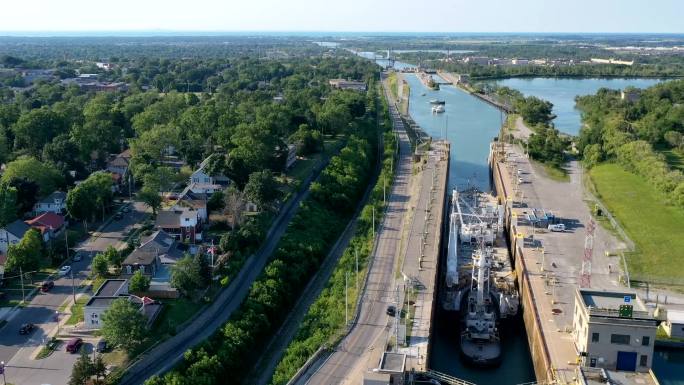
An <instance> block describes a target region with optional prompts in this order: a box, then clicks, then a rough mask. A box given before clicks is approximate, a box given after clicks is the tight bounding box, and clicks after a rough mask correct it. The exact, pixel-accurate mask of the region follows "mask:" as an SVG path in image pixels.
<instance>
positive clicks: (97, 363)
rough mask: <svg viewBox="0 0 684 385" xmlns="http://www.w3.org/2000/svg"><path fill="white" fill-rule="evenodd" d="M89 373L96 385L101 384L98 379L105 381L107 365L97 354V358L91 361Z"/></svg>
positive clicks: (100, 355)
mask: <svg viewBox="0 0 684 385" xmlns="http://www.w3.org/2000/svg"><path fill="white" fill-rule="evenodd" d="M91 373H92V375H93V376H95V379H96V380H95V381H96V384H100V383H102V382H101V381H100V379H101V378H102V379H105V378H107V365H106V364H105V362H104V359H102V354H98V355H97V357H95V359H94V360H93V364H92V366H91Z"/></svg>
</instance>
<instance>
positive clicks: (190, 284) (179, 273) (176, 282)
mask: <svg viewBox="0 0 684 385" xmlns="http://www.w3.org/2000/svg"><path fill="white" fill-rule="evenodd" d="M202 281H203V280H202V271H201V266H199V265H198V264H197V263H195V261H194V260H193V258H192V257H191V256H190V255H186V256H185V257H183V259H181V260H180V261H178V262H177V263H176V264H175V265H173V266H172V267H171V286H173V287H175V288H176V289H178V291H180V292H181V293H182V294H183V295H185V296H187V295H189V294H190V293H192V292H193V291H194V290H196V289H198V288H199V287H201V286H202V283H203V282H202Z"/></svg>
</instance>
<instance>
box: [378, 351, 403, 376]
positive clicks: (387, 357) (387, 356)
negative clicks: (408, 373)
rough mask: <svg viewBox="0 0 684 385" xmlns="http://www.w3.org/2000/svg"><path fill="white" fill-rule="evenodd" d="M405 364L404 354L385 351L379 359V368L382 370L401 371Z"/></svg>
mask: <svg viewBox="0 0 684 385" xmlns="http://www.w3.org/2000/svg"><path fill="white" fill-rule="evenodd" d="M405 364H406V354H403V353H392V352H385V353H384V354H383V355H382V361H380V368H379V369H380V370H381V371H383V372H396V373H400V372H401V373H403V372H404V365H405Z"/></svg>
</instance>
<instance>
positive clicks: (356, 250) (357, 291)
mask: <svg viewBox="0 0 684 385" xmlns="http://www.w3.org/2000/svg"><path fill="white" fill-rule="evenodd" d="M354 254H355V256H356V295H359V249H357V248H354Z"/></svg>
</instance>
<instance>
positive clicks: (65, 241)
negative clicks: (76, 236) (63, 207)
mask: <svg viewBox="0 0 684 385" xmlns="http://www.w3.org/2000/svg"><path fill="white" fill-rule="evenodd" d="M64 227H65V228H64V243H66V245H65V246H66V259H67V260H68V259H69V229H67V228H66V226H64Z"/></svg>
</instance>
